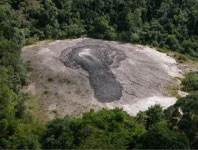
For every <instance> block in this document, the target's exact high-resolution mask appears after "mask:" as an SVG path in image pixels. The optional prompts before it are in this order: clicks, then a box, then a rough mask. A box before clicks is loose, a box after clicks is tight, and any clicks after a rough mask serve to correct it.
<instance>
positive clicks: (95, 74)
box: [60, 45, 126, 102]
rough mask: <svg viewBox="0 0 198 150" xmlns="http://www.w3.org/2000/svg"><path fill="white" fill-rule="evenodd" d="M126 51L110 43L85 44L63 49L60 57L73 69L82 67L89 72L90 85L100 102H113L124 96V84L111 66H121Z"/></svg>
mask: <svg viewBox="0 0 198 150" xmlns="http://www.w3.org/2000/svg"><path fill="white" fill-rule="evenodd" d="M125 58H126V55H125V53H124V52H122V51H120V50H118V49H115V48H113V47H110V46H109V45H103V46H98V45H84V46H75V47H70V48H67V49H65V50H64V51H62V53H61V56H60V59H61V61H62V62H63V63H64V64H65V66H67V67H70V68H72V69H79V68H82V69H83V70H85V71H87V72H88V73H89V80H90V85H91V87H92V88H93V89H94V94H95V97H96V98H97V99H98V100H99V101H100V102H112V101H115V100H120V98H121V97H122V85H121V84H120V82H119V81H118V80H117V79H116V77H115V75H114V74H113V72H112V71H111V68H117V67H119V66H120V62H121V61H122V60H124V59H125Z"/></svg>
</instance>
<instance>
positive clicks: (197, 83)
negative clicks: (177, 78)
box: [182, 72, 198, 92]
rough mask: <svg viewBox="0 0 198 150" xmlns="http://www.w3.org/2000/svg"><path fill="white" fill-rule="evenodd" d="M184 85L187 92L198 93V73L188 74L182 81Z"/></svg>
mask: <svg viewBox="0 0 198 150" xmlns="http://www.w3.org/2000/svg"><path fill="white" fill-rule="evenodd" d="M182 85H183V90H185V91H189V92H190V91H198V72H190V73H188V74H186V75H185V78H184V79H183V81H182Z"/></svg>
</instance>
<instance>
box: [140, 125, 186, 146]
mask: <svg viewBox="0 0 198 150" xmlns="http://www.w3.org/2000/svg"><path fill="white" fill-rule="evenodd" d="M140 140H141V142H142V145H141V146H140V148H141V149H188V148H189V140H188V138H187V137H186V136H185V134H182V133H180V132H178V131H174V130H170V129H169V128H168V127H167V125H166V124H165V123H163V122H162V123H158V124H156V125H154V126H153V127H152V128H151V129H149V130H148V132H147V133H146V134H145V135H144V136H143V137H142V139H140Z"/></svg>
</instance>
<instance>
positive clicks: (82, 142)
mask: <svg viewBox="0 0 198 150" xmlns="http://www.w3.org/2000/svg"><path fill="white" fill-rule="evenodd" d="M144 132H145V129H144V126H143V125H141V124H137V122H136V121H135V120H134V119H133V118H131V117H130V116H129V115H128V114H127V113H126V112H124V111H122V110H120V109H114V110H106V109H103V110H101V111H99V112H96V113H95V112H93V111H91V112H89V113H85V114H83V116H82V118H68V117H66V118H64V119H62V120H60V119H57V120H54V121H52V122H51V123H50V124H49V125H48V131H47V133H46V135H45V136H44V138H43V139H44V142H43V143H44V144H43V146H44V148H52V147H53V148H62V149H71V148H78V149H107V148H108V149H126V148H127V147H128V145H129V144H131V146H133V147H134V146H135V144H136V141H137V139H138V138H139V137H140V136H141V135H143V134H144Z"/></svg>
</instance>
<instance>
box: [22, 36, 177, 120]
mask: <svg viewBox="0 0 198 150" xmlns="http://www.w3.org/2000/svg"><path fill="white" fill-rule="evenodd" d="M22 58H23V60H24V62H25V63H27V65H28V68H29V73H28V76H29V80H30V84H29V85H27V86H26V87H24V91H27V92H29V93H32V95H34V96H35V97H36V98H37V99H38V100H37V99H35V101H36V102H34V103H38V109H39V110H37V112H40V113H39V118H41V117H42V115H43V118H44V120H45V119H53V118H54V117H64V116H65V115H81V114H82V113H83V112H87V111H90V109H94V110H99V109H101V108H108V109H111V108H116V107H118V108H123V109H124V110H125V111H127V112H128V113H129V114H130V115H135V114H137V113H138V112H139V111H140V110H141V111H144V110H146V109H147V108H148V107H150V106H152V105H155V104H160V105H161V106H162V107H164V108H166V107H169V106H170V105H172V104H174V103H175V102H176V98H175V97H173V96H172V95H170V94H169V91H170V90H169V89H171V87H172V86H177V85H179V83H180V82H179V81H177V80H176V78H178V77H179V78H181V70H180V69H179V68H178V65H179V64H177V62H176V61H175V60H174V59H173V58H171V57H170V56H167V55H166V54H164V53H160V52H158V51H156V50H155V49H152V48H150V47H147V46H140V45H132V44H129V43H120V42H115V41H104V40H96V39H88V38H79V39H72V40H71V39H67V40H57V41H42V42H39V43H37V44H35V45H31V46H27V47H24V48H23V53H22ZM31 103H32V104H34V103H33V102H31ZM40 114H42V115H40Z"/></svg>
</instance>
